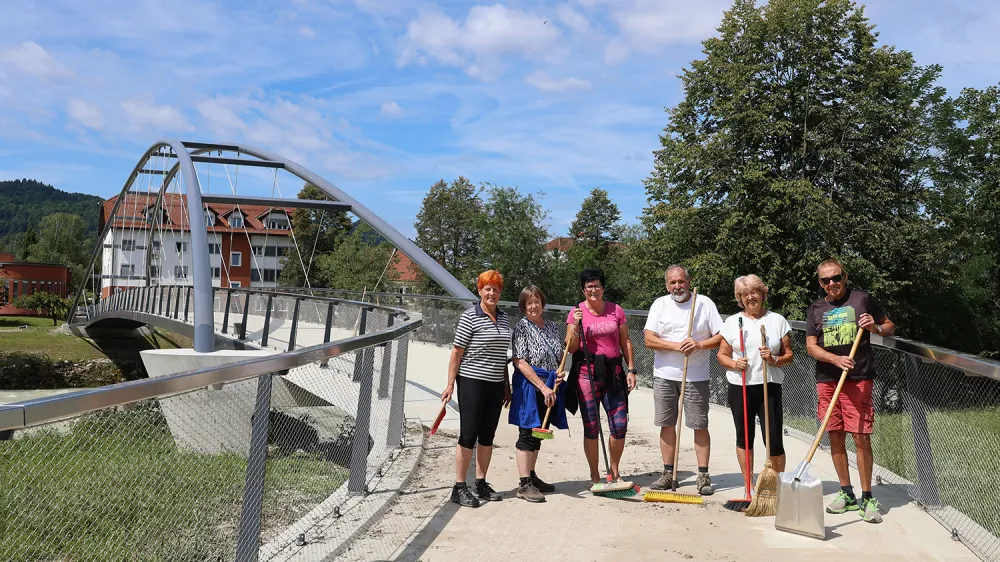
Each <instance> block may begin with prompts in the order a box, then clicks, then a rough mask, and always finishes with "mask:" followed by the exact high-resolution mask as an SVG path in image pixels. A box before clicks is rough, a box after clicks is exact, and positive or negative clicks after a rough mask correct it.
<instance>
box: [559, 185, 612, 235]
mask: <svg viewBox="0 0 1000 562" xmlns="http://www.w3.org/2000/svg"><path fill="white" fill-rule="evenodd" d="M621 217H622V214H621V211H620V210H619V209H618V205H616V204H615V203H614V202H613V201H612V200H611V198H610V197H608V192H607V191H605V190H603V189H601V188H599V187H595V188H594V189H593V190H591V192H590V195H588V196H587V198H586V199H584V200H583V203H582V204H581V205H580V210H579V211H577V213H576V218H575V219H574V220H573V223H572V224H570V225H569V235H570V237H572V238H576V239H577V240H578V241H586V242H588V243H590V244H591V245H593V246H598V245H601V244H604V243H606V242H614V241H617V240H618V238H619V237H620V236H621V233H622V226H621V224H620V221H621Z"/></svg>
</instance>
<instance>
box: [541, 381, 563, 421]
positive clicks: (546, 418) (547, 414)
mask: <svg viewBox="0 0 1000 562" xmlns="http://www.w3.org/2000/svg"><path fill="white" fill-rule="evenodd" d="M561 382H562V381H556V385H555V387H553V388H552V392H557V391H558V390H559V384H560V383H561ZM553 405H554V404H553ZM551 413H552V406H549V407H548V409H547V410H545V421H543V422H542V429H548V428H549V414H551Z"/></svg>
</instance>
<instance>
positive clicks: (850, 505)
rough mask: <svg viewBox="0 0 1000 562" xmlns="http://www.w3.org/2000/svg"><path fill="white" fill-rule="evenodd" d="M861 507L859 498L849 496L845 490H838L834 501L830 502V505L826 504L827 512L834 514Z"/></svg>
mask: <svg viewBox="0 0 1000 562" xmlns="http://www.w3.org/2000/svg"><path fill="white" fill-rule="evenodd" d="M859 509H861V508H860V507H859V506H858V500H856V499H855V498H852V497H851V496H848V495H847V494H845V493H844V491H843V490H840V491H838V492H837V495H836V496H834V498H833V501H832V502H830V505H828V506H826V512H827V513H834V514H840V513H846V512H848V511H857V510H859Z"/></svg>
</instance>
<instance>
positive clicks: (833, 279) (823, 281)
mask: <svg viewBox="0 0 1000 562" xmlns="http://www.w3.org/2000/svg"><path fill="white" fill-rule="evenodd" d="M843 279H844V274H843V273H838V274H836V275H831V276H830V277H820V278H819V282H820V283H821V284H823V285H829V284H830V283H831V282H833V283H840V282H841V281H842V280H843Z"/></svg>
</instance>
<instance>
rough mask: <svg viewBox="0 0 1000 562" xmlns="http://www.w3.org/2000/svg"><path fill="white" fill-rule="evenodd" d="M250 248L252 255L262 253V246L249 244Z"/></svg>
mask: <svg viewBox="0 0 1000 562" xmlns="http://www.w3.org/2000/svg"><path fill="white" fill-rule="evenodd" d="M250 249H251V250H253V255H255V256H263V255H264V246H251V247H250Z"/></svg>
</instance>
